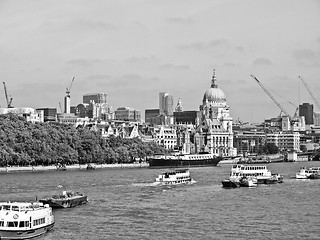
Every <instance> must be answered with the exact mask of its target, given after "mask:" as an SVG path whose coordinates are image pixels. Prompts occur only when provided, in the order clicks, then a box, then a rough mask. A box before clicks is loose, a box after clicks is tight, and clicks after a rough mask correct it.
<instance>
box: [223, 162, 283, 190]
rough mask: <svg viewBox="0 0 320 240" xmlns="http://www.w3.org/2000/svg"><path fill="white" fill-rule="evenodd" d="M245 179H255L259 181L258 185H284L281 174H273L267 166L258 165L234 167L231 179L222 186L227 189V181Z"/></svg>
mask: <svg viewBox="0 0 320 240" xmlns="http://www.w3.org/2000/svg"><path fill="white" fill-rule="evenodd" d="M243 177H254V178H256V179H257V183H258V184H259V183H264V184H270V183H282V182H283V176H282V175H280V174H272V173H271V172H270V171H269V170H268V169H267V167H266V166H258V165H239V164H237V165H233V166H232V168H231V173H230V177H229V179H227V180H224V181H222V185H223V186H224V187H225V186H226V185H227V181H228V180H229V181H231V182H236V183H237V182H239V185H240V180H241V179H242V178H243Z"/></svg>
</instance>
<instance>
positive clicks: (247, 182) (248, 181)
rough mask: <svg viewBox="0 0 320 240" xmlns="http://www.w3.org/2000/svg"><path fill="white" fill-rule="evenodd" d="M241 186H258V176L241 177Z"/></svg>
mask: <svg viewBox="0 0 320 240" xmlns="http://www.w3.org/2000/svg"><path fill="white" fill-rule="evenodd" d="M240 186H241V187H256V186H258V179H257V178H256V177H243V178H241V179H240Z"/></svg>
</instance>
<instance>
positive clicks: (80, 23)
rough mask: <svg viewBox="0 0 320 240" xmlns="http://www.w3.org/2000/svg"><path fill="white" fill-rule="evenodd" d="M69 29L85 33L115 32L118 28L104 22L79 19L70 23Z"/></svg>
mask: <svg viewBox="0 0 320 240" xmlns="http://www.w3.org/2000/svg"><path fill="white" fill-rule="evenodd" d="M69 27H71V28H72V29H78V30H83V31H92V30H115V29H117V27H116V26H114V25H112V24H109V23H106V22H104V21H97V20H96V21H93V20H89V19H83V18H78V19H75V20H74V21H71V22H70V23H69Z"/></svg>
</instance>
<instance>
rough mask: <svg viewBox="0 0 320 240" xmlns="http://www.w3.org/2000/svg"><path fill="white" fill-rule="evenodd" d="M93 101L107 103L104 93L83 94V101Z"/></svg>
mask: <svg viewBox="0 0 320 240" xmlns="http://www.w3.org/2000/svg"><path fill="white" fill-rule="evenodd" d="M92 101H94V102H95V103H107V94H106V93H92V94H86V95H83V103H88V104H89V103H90V102H92Z"/></svg>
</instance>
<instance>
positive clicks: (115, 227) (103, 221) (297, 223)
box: [0, 162, 320, 240]
mask: <svg viewBox="0 0 320 240" xmlns="http://www.w3.org/2000/svg"><path fill="white" fill-rule="evenodd" d="M301 166H306V167H311V166H320V162H296V163H272V164H268V168H269V169H270V170H272V172H274V173H276V172H277V173H280V174H282V175H284V183H282V184H275V185H259V186H257V187H255V188H236V189H224V188H222V184H221V181H222V180H223V179H225V178H227V177H228V175H229V172H230V169H231V165H224V166H220V167H199V168H191V169H190V172H191V175H192V178H193V179H194V180H196V183H194V184H190V185H183V186H182V185H180V186H172V187H167V186H155V185H154V184H153V182H154V179H155V178H156V177H157V176H158V174H160V172H161V171H162V170H161V169H149V168H135V169H127V168H123V169H97V170H94V171H87V170H72V171H49V172H23V173H17V172H15V173H1V174H0V193H1V196H0V201H1V202H2V201H34V199H35V198H36V197H37V198H41V197H45V196H50V195H53V194H57V193H60V192H62V190H64V189H71V190H74V191H78V192H83V193H85V194H87V195H88V198H89V202H88V204H85V205H82V206H77V207H75V208H71V209H59V210H54V216H55V220H56V224H55V227H54V230H52V231H50V232H48V233H47V234H45V235H44V236H42V237H41V238H39V239H45V240H56V239H59V240H67V239H77V240H78V239H88V240H89V239H90V240H96V239H320V203H319V193H320V189H319V186H320V180H297V179H293V178H292V177H293V176H295V173H296V172H297V171H298V170H299V168H300V167H301ZM59 185H60V186H59ZM61 186H63V187H62V188H61ZM59 187H60V188H59Z"/></svg>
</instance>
